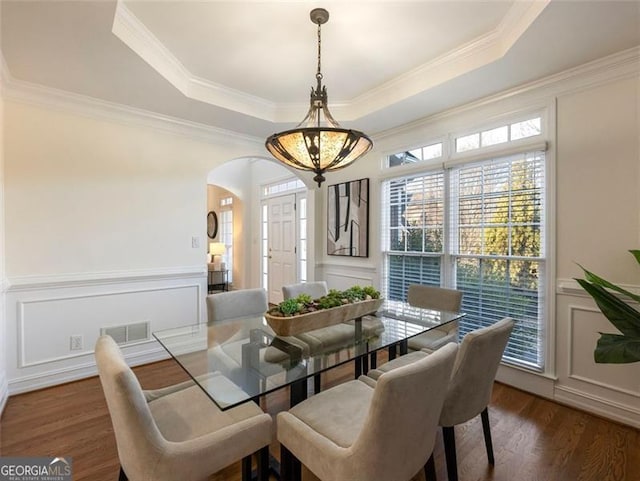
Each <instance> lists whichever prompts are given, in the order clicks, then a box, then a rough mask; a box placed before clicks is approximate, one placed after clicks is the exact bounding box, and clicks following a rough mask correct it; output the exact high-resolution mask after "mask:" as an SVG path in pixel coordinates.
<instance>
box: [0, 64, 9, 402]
mask: <svg viewBox="0 0 640 481" xmlns="http://www.w3.org/2000/svg"><path fill="white" fill-rule="evenodd" d="M3 68H4V65H0V70H2V69H3ZM3 74H4V72H2V71H0V414H2V410H3V408H4V405H5V402H6V400H7V396H8V386H7V350H6V349H5V346H6V344H7V340H6V316H5V310H6V309H5V285H6V282H5V259H6V255H5V240H4V238H5V227H4V125H5V122H4V100H3V91H4V75H3Z"/></svg>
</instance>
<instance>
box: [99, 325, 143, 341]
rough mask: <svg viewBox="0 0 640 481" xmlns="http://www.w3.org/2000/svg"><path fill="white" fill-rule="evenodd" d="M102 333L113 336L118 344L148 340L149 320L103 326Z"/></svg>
mask: <svg viewBox="0 0 640 481" xmlns="http://www.w3.org/2000/svg"><path fill="white" fill-rule="evenodd" d="M100 334H101V335H105V334H106V335H108V336H111V337H113V340H114V341H116V343H118V344H129V343H131V342H137V341H146V340H148V339H149V322H148V321H145V322H137V323H135V324H127V325H125V326H113V327H103V328H101V329H100Z"/></svg>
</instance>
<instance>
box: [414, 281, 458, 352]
mask: <svg viewBox="0 0 640 481" xmlns="http://www.w3.org/2000/svg"><path fill="white" fill-rule="evenodd" d="M407 302H408V303H409V305H411V306H414V307H422V308H425V309H437V310H440V311H448V312H458V311H460V305H461V303H462V291H457V290H455V289H444V288H442V287H434V286H423V285H421V284H411V285H410V286H409V290H408V292H407ZM457 333H458V322H457V321H454V322H450V323H448V324H447V325H445V326H442V327H438V328H436V329H431V330H430V331H428V332H425V333H424V334H420V335H419V336H415V337H413V338H411V339H409V342H408V346H409V349H412V350H414V351H419V350H420V349H429V350H431V351H435V350H436V349H438V348H440V347H442V346H444V345H445V344H446V343H448V342H455V341H456V337H457Z"/></svg>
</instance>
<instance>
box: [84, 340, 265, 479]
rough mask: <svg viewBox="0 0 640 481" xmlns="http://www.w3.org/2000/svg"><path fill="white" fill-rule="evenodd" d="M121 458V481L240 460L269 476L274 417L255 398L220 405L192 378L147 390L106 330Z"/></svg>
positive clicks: (100, 348)
mask: <svg viewBox="0 0 640 481" xmlns="http://www.w3.org/2000/svg"><path fill="white" fill-rule="evenodd" d="M95 357H96V363H97V366H98V373H99V375H100V382H101V384H102V389H103V391H104V395H105V398H106V401H107V406H108V408H109V413H110V415H111V422H112V424H113V430H114V433H115V437H116V445H117V448H118V458H119V459H120V466H121V468H120V478H119V479H120V481H124V480H127V479H130V480H132V481H138V480H154V481H175V480H176V479H180V480H181V481H191V480H193V481H199V480H203V479H207V478H208V477H209V476H210V475H211V474H213V473H215V472H217V471H220V470H221V469H222V468H225V467H226V466H228V465H230V464H232V463H234V462H237V461H240V460H242V479H243V481H248V480H249V479H251V456H252V454H253V453H257V454H258V479H260V480H264V481H266V480H267V479H268V458H269V443H270V441H271V426H272V421H271V417H270V416H269V415H268V414H265V413H263V412H262V410H261V409H260V408H259V407H258V406H257V405H256V404H255V403H253V402H247V403H244V404H242V405H240V406H238V407H236V408H233V409H230V410H227V411H220V410H219V409H218V408H217V407H216V405H215V404H214V403H213V401H211V399H209V398H208V397H207V396H206V394H205V393H204V392H203V391H202V390H201V389H200V388H199V387H198V386H196V385H195V384H194V383H193V382H192V381H189V382H185V383H181V384H178V385H175V386H169V387H167V388H163V389H158V390H153V391H145V390H143V389H142V388H141V387H140V383H139V382H138V379H137V378H136V376H135V375H134V373H133V371H132V370H131V369H130V368H129V366H127V364H126V362H125V360H124V357H123V356H122V352H121V351H120V348H119V347H118V345H117V344H116V343H115V341H114V340H113V338H111V337H110V336H101V337H100V338H99V339H98V341H97V343H96V347H95Z"/></svg>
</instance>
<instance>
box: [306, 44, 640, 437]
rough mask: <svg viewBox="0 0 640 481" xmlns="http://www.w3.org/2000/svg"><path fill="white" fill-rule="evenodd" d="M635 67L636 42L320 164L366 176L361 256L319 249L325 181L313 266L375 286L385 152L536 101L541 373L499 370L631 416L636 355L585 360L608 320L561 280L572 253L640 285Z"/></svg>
mask: <svg viewBox="0 0 640 481" xmlns="http://www.w3.org/2000/svg"><path fill="white" fill-rule="evenodd" d="M639 70H640V62H639V51H638V50H637V49H636V50H633V51H628V52H623V53H621V54H619V55H615V56H612V57H610V58H608V59H602V60H601V61H599V62H595V63H593V64H590V65H587V66H584V67H583V68H582V69H576V70H574V71H571V72H566V73H563V74H560V75H557V76H554V77H552V78H549V79H543V80H541V81H538V82H536V83H534V84H531V85H526V86H522V87H521V88H519V89H515V90H513V91H510V92H505V93H502V94H499V95H496V96H495V97H494V98H491V99H484V100H483V101H480V102H477V103H474V104H471V105H466V106H462V107H460V108H457V109H454V110H452V111H450V112H445V113H442V114H439V115H436V116H434V117H432V118H428V119H423V120H421V121H417V122H415V123H413V124H412V125H408V126H404V127H401V128H398V129H395V130H394V131H392V132H386V133H384V134H381V135H378V136H376V137H375V138H374V141H375V150H374V151H372V152H371V153H370V154H368V155H367V156H366V158H364V159H361V160H359V161H357V162H356V163H355V164H354V165H353V166H351V167H348V168H346V169H344V170H341V171H338V172H335V173H330V174H328V175H327V182H326V184H327V185H329V184H335V183H338V182H345V181H349V180H355V179H359V178H364V177H368V178H369V179H370V207H371V218H370V246H369V249H370V253H371V254H370V257H369V258H367V259H358V258H343V257H333V256H327V255H326V254H325V252H326V239H325V235H324V232H325V231H326V218H327V215H326V192H327V189H326V186H325V185H323V188H322V199H320V200H319V206H320V210H321V211H320V212H319V214H318V215H319V220H318V231H319V232H318V235H317V237H316V240H317V242H318V250H317V255H318V261H319V262H318V265H317V269H318V277H319V278H323V279H327V280H328V281H329V282H330V283H331V284H333V286H335V287H338V284H339V283H346V282H347V281H348V283H351V284H355V283H361V284H365V283H367V282H369V281H370V282H371V283H373V284H374V285H376V286H380V278H381V272H380V266H381V253H380V213H379V207H378V206H379V205H380V185H381V182H382V180H383V178H384V176H385V175H387V176H388V175H389V172H388V171H386V170H385V169H383V168H382V167H381V166H382V161H383V159H384V157H385V155H387V154H390V153H394V152H398V151H401V150H404V149H408V148H412V147H416V146H421V145H425V144H427V143H429V142H430V141H438V140H444V141H447V139H448V137H447V134H448V133H450V132H453V133H456V132H460V131H461V130H465V129H472V128H474V127H478V126H484V125H487V124H490V123H491V122H493V121H494V120H495V119H498V118H499V117H500V116H503V117H504V116H505V115H506V116H508V115H515V114H517V113H518V112H523V111H524V112H526V111H535V110H542V111H546V112H547V113H548V115H549V121H550V124H549V125H548V131H549V136H548V138H547V140H548V142H549V150H548V153H547V159H548V162H549V164H548V165H549V166H550V172H549V174H550V176H551V178H552V179H553V178H554V177H555V182H556V188H555V189H552V191H551V192H550V198H549V200H550V202H551V205H552V207H553V206H554V203H555V210H552V212H551V216H552V218H551V220H550V229H551V233H552V237H551V239H550V241H551V245H550V246H549V247H550V249H549V252H548V258H549V266H548V267H549V269H550V274H551V282H552V286H551V289H550V291H549V296H550V298H551V300H550V307H551V311H550V312H549V313H548V316H547V319H546V322H547V332H548V335H547V336H546V340H545V342H546V344H547V351H548V354H547V358H546V362H547V364H546V372H545V373H542V374H540V375H538V374H530V373H528V372H525V371H523V370H518V369H514V368H508V367H505V366H503V367H501V368H500V372H499V376H498V378H499V379H500V380H502V381H504V382H507V383H509V384H512V385H515V386H517V387H520V388H522V389H525V390H528V391H531V392H535V393H537V394H539V395H542V396H546V397H549V398H553V399H555V400H558V401H561V402H564V403H567V404H570V405H574V406H577V407H580V408H583V409H586V410H590V411H592V412H596V413H598V414H601V415H604V416H607V417H610V418H613V419H616V420H619V421H621V422H624V423H627V424H631V425H633V426H636V427H640V377H638V374H637V373H638V366H637V364H633V365H627V366H620V365H597V364H595V362H594V361H593V349H594V348H595V343H596V339H597V338H598V334H597V332H598V331H603V332H615V329H614V328H613V327H612V326H611V325H610V324H609V323H608V322H607V321H606V319H605V318H604V316H602V314H601V313H600V312H599V311H598V310H597V309H596V308H595V305H594V303H593V302H592V301H591V300H590V299H589V298H587V297H586V296H585V295H584V294H583V291H582V290H581V289H579V288H578V284H577V283H576V282H575V281H572V280H571V279H572V278H573V277H580V276H581V271H580V269H579V268H578V266H577V265H576V264H575V262H580V263H581V264H583V265H585V266H588V267H589V268H590V269H591V270H593V271H595V272H597V273H599V274H601V275H603V276H605V277H607V278H608V279H610V280H612V281H614V282H619V283H623V284H627V285H630V287H631V288H635V289H638V290H640V268H639V267H638V266H637V265H636V264H635V261H634V260H633V258H632V257H631V255H630V254H628V253H627V250H628V249H633V248H638V247H639V240H640V156H639V143H640V122H639V120H638V105H639V101H640V96H639V93H638V88H639V82H640V77H639ZM556 110H557V114H556ZM556 123H557V125H556ZM409 168H410V167H409ZM417 168H418V169H420V168H421V167H417ZM422 168H424V167H422ZM391 175H393V174H391ZM555 197H557V201H556V200H554V199H555ZM554 217H555V218H554ZM554 231H555V232H554ZM556 270H557V274H556ZM556 285H557V295H556V292H555V291H556V289H555V286H556ZM333 286H332V287H333Z"/></svg>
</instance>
